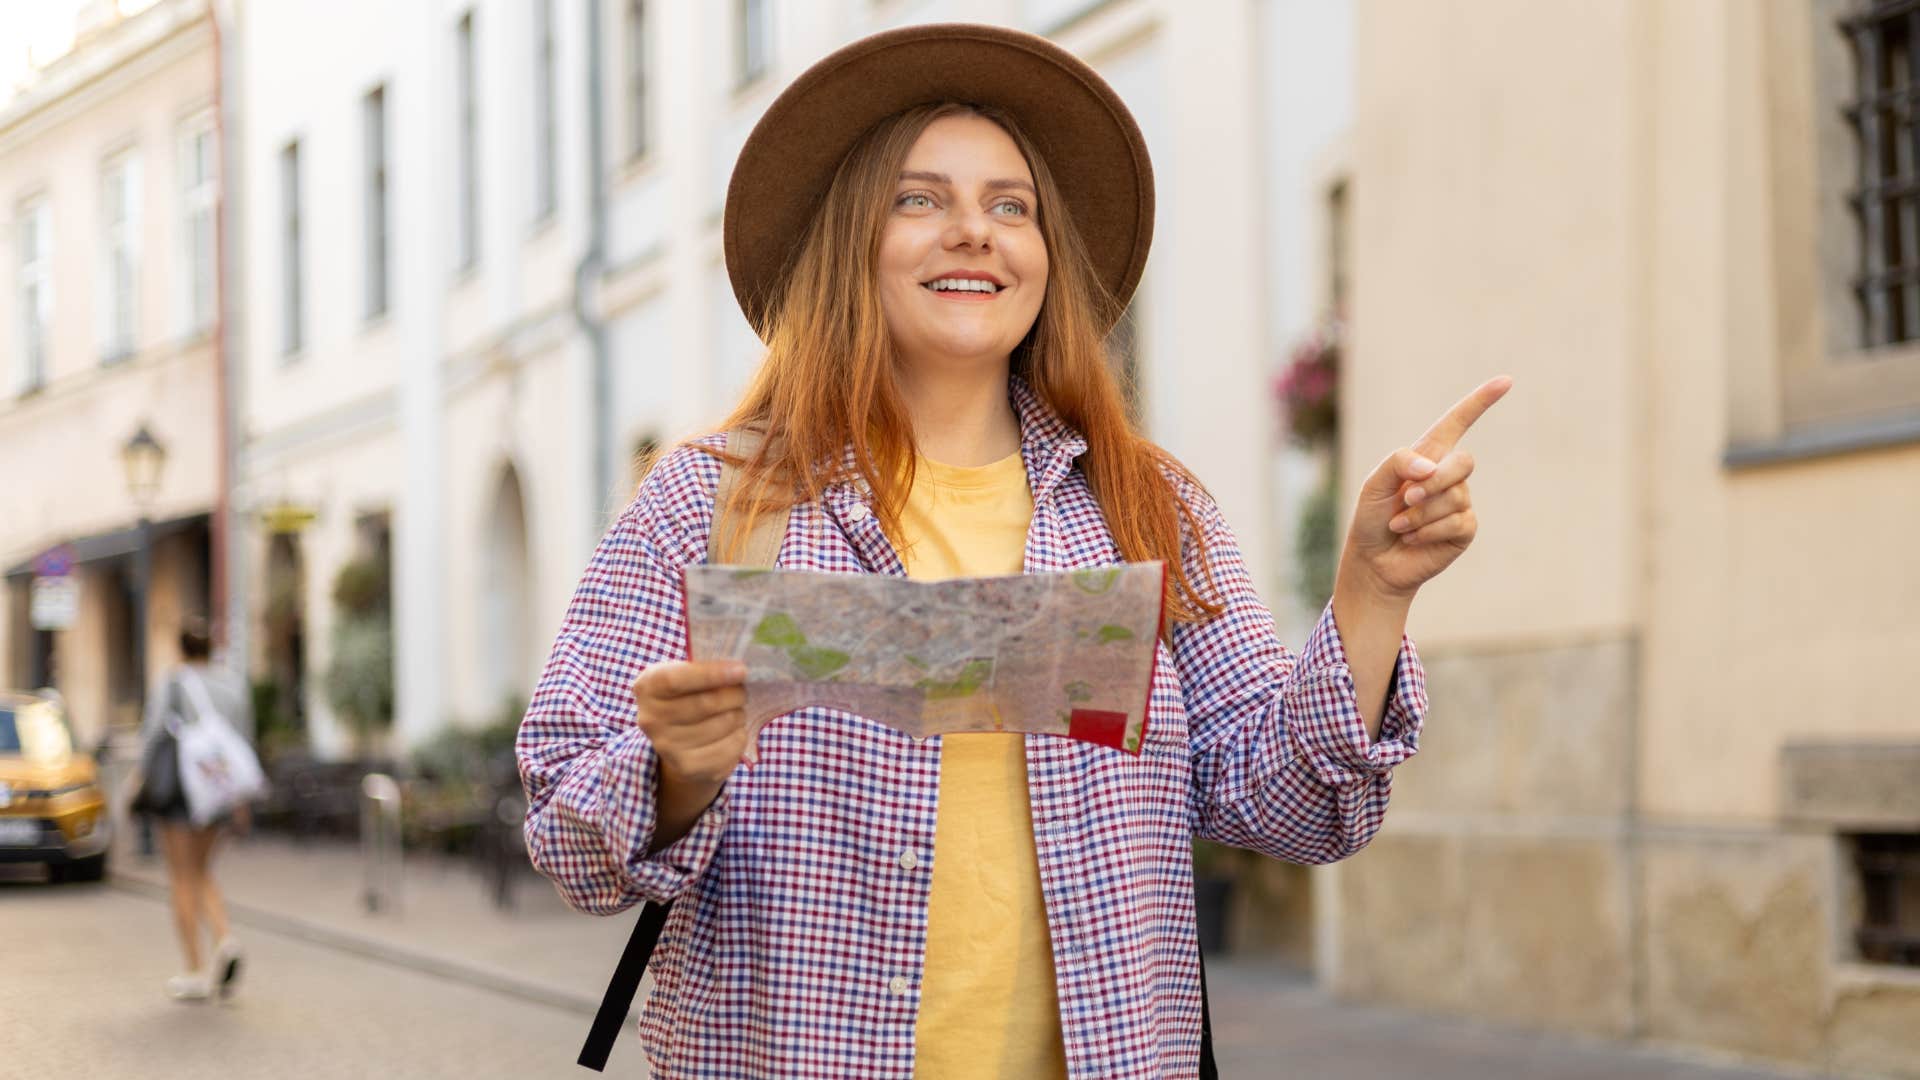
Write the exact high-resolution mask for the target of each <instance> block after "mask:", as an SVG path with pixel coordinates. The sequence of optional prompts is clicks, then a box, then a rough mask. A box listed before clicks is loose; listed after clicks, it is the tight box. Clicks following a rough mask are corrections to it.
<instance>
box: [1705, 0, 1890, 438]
mask: <svg viewBox="0 0 1920 1080" xmlns="http://www.w3.org/2000/svg"><path fill="white" fill-rule="evenodd" d="M1864 2H1865V0H1806V2H1804V3H1797V4H1756V5H1752V6H1751V7H1750V8H1749V7H1740V8H1736V9H1735V11H1734V12H1733V17H1734V19H1735V20H1736V21H1735V23H1734V24H1733V27H1732V28H1733V29H1734V30H1745V29H1746V28H1747V27H1751V33H1734V34H1733V35H1732V40H1734V41H1746V42H1751V46H1750V47H1748V48H1746V49H1740V50H1736V51H1735V52H1734V53H1732V54H1731V55H1730V62H1731V63H1733V64H1734V65H1735V68H1734V69H1733V70H1731V71H1730V73H1729V74H1730V77H1731V78H1732V79H1733V80H1734V81H1735V83H1736V84H1737V85H1745V86H1750V87H1752V88H1753V93H1752V94H1751V95H1749V96H1746V97H1744V98H1743V97H1741V96H1739V95H1734V96H1732V97H1730V98H1729V103H1730V106H1729V107H1730V113H1729V125H1728V131H1729V133H1730V134H1729V152H1730V157H1729V159H1728V162H1727V167H1728V168H1729V169H1731V170H1733V175H1742V174H1744V171H1746V170H1751V171H1752V172H1754V173H1764V175H1765V176H1766V178H1767V180H1768V183H1767V184H1765V185H1763V186H1761V187H1760V188H1758V189H1754V190H1756V191H1758V192H1759V195H1758V197H1757V199H1756V198H1755V196H1754V195H1752V194H1747V195H1745V196H1743V200H1742V201H1741V202H1739V203H1736V204H1734V206H1735V210H1736V215H1737V212H1738V211H1741V210H1744V209H1746V208H1749V207H1750V208H1751V209H1752V210H1753V211H1754V212H1755V213H1756V214H1757V216H1756V217H1752V218H1745V219H1740V218H1738V217H1737V216H1736V217H1730V218H1729V227H1730V228H1739V227H1742V226H1741V224H1740V221H1742V220H1747V221H1752V223H1753V227H1756V228H1761V229H1766V230H1768V231H1767V233H1766V240H1765V242H1764V243H1763V245H1762V249H1761V251H1762V254H1763V258H1762V259H1761V260H1759V261H1757V262H1748V261H1746V260H1743V261H1742V262H1741V263H1740V265H1739V266H1738V267H1736V268H1735V269H1736V273H1735V276H1734V277H1733V278H1732V279H1730V284H1731V285H1732V287H1733V289H1734V292H1733V295H1732V296H1731V297H1730V303H1732V304H1733V305H1734V310H1739V311H1751V312H1753V313H1755V314H1753V315H1751V316H1746V317H1742V318H1740V319H1737V320H1733V321H1732V322H1730V323H1729V330H1730V333H1731V334H1732V337H1731V339H1730V348H1731V350H1732V351H1731V354H1730V361H1731V363H1730V366H1729V372H1728V376H1727V378H1728V383H1727V408H1728V417H1727V442H1726V444H1725V450H1724V452H1723V455H1722V464H1723V465H1724V466H1725V467H1727V468H1730V469H1742V468H1749V467H1755V466H1765V465H1771V464H1775V463H1780V462H1788V461H1796V460H1802V459H1806V458H1810V457H1820V456H1826V455H1831V454H1838V453H1847V452H1852V451H1856V450H1864V449H1872V448H1876V447H1883V446H1890V445H1898V444H1903V443H1908V442H1913V441H1920V341H1912V342H1906V343H1902V344H1894V345H1881V346H1874V347H1864V346H1863V345H1862V344H1861V338H1862V335H1861V334H1860V333H1858V332H1857V326H1858V322H1857V320H1858V317H1859V315H1858V313H1859V305H1858V303H1857V302H1856V301H1855V299H1854V298H1853V297H1852V295H1851V288H1852V284H1853V279H1854V277H1855V275H1856V274H1857V273H1858V272H1859V269H1860V267H1861V266H1862V265H1863V252H1862V250H1861V242H1862V241H1861V236H1860V224H1859V222H1858V221H1857V220H1856V219H1855V218H1854V216H1853V211H1852V209H1851V207H1850V205H1849V203H1848V192H1849V191H1850V190H1851V189H1853V188H1854V187H1856V186H1857V185H1858V184H1859V181H1860V173H1859V164H1860V162H1859V154H1860V150H1859V145H1858V143H1857V142H1856V141H1855V136H1854V134H1853V133H1852V131H1851V129H1850V128H1849V126H1848V121H1847V118H1846V116H1845V115H1844V113H1843V108H1844V106H1845V104H1846V103H1847V102H1849V101H1851V100H1853V98H1854V96H1855V95H1856V94H1857V92H1858V73H1857V71H1856V69H1855V66H1854V62H1853V56H1852V51H1851V47H1850V46H1849V44H1848V41H1847V38H1846V37H1845V36H1844V35H1843V33H1842V31H1841V28H1840V24H1841V20H1843V19H1845V18H1848V17H1851V16H1852V15H1854V14H1856V13H1858V12H1859V11H1861V10H1864V7H1863V3H1864ZM1747 20H1751V22H1748V21H1747ZM1743 22H1744V23H1745V26H1744V27H1743V26H1742V25H1741V23H1743ZM1740 65H1745V67H1744V69H1742V68H1741V67H1740Z"/></svg>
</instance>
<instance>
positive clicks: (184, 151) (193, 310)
mask: <svg viewBox="0 0 1920 1080" xmlns="http://www.w3.org/2000/svg"><path fill="white" fill-rule="evenodd" d="M219 174H220V163H219V152H218V143H217V141H216V140H215V138H214V128H213V116H212V114H211V113H202V114H200V115H199V116H196V117H194V118H193V119H191V120H189V121H187V123H186V125H185V127H184V128H183V129H182V131H181V134H180V215H181V222H180V236H181V273H180V282H181V302H180V314H181V325H182V329H183V331H184V336H187V337H198V336H200V335H202V334H205V333H206V332H207V331H208V330H210V329H212V327H213V314H214V310H213V309H214V303H215V300H216V297H215V291H216V290H217V289H218V287H219V250H218V245H219V242H220V234H219V226H218V222H217V220H216V218H215V215H216V214H217V213H218V212H219Z"/></svg>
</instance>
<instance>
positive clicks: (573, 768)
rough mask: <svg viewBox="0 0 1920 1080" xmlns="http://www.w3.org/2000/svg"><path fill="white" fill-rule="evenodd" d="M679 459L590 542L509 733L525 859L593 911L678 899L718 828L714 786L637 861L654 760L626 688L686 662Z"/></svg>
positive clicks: (683, 478)
mask: <svg viewBox="0 0 1920 1080" xmlns="http://www.w3.org/2000/svg"><path fill="white" fill-rule="evenodd" d="M688 453H690V451H686V450H682V451H678V452H676V454H675V455H673V456H672V457H670V458H669V459H668V460H667V461H663V462H662V463H661V465H660V467H658V468H656V469H655V470H654V471H653V474H652V475H651V476H650V477H649V478H648V480H647V483H646V484H644V485H642V487H641V490H640V493H639V494H638V496H636V498H635V499H634V501H633V503H632V504H631V505H630V506H629V507H628V508H627V510H626V511H625V513H623V514H622V515H621V517H620V519H619V521H617V522H615V523H614V525H613V527H612V529H610V530H609V531H608V532H607V534H606V536H605V537H603V538H602V539H601V541H600V544H599V547H598V548H597V549H596V550H595V551H594V554H593V560H592V562H591V563H590V564H589V565H588V567H587V570H586V573H585V574H584V575H583V576H582V577H581V579H580V583H579V586H578V587H577V588H576V590H575V591H574V595H573V601H572V603H571V604H570V605H569V606H568V608H567V614H566V618H565V620H564V622H563V623H562V625H561V628H560V633H559V636H558V638H557V639H556V640H555V642H554V645H553V652H552V654H551V655H550V656H549V657H548V660H547V665H546V668H545V670H544V672H543V673H542V674H541V677H540V681H539V683H538V684H537V685H536V686H535V688H534V692H533V698H532V701H531V703H530V704H529V705H528V707H527V713H526V716H525V718H524V719H523V720H522V721H521V724H520V734H519V740H518V745H517V752H518V755H519V760H520V775H521V781H522V783H523V784H524V785H525V787H526V790H527V803H528V807H527V821H526V837H527V852H528V855H529V856H530V857H531V859H532V861H533V864H534V866H535V867H537V868H538V869H539V870H540V872H541V873H543V874H545V875H547V876H548V877H549V878H551V879H553V882H554V884H555V885H557V886H558V887H559V889H560V892H561V894H562V895H563V896H565V897H566V899H567V902H568V903H570V904H572V905H573V906H574V907H575V908H577V909H579V910H581V911H586V912H591V913H594V914H611V913H613V912H616V911H620V910H623V909H625V908H628V907H631V906H632V905H634V904H635V903H638V902H640V901H641V900H653V901H668V900H672V899H674V898H675V897H677V896H678V895H679V894H680V893H682V892H684V891H685V890H686V889H687V888H688V887H689V886H690V885H691V884H692V883H693V882H694V881H695V880H696V879H697V878H699V876H700V875H701V874H702V873H703V872H705V870H706V868H707V866H708V865H709V864H710V863H711V862H712V860H713V857H714V853H715V852H716V851H717V850H718V848H719V844H720V834H721V832H722V830H723V829H724V827H725V823H726V816H727V802H728V788H726V787H723V788H722V789H721V792H720V795H719V797H718V798H717V799H716V800H715V801H714V803H713V805H712V806H711V807H709V808H708V809H707V811H706V813H705V814H703V815H702V816H701V817H700V819H699V820H698V821H697V822H696V823H695V824H694V827H693V829H692V830H691V831H689V832H688V833H687V835H685V836H683V837H681V838H680V839H679V840H677V841H675V842H674V843H672V844H670V845H668V846H667V847H665V848H663V849H661V850H660V851H658V852H654V853H653V854H651V855H649V854H648V851H647V849H648V847H649V846H650V845H651V844H652V842H653V831H654V812H655V793H656V791H657V784H658V777H659V759H658V757H657V756H656V755H655V754H654V751H653V746H652V744H651V743H649V742H648V741H647V737H646V735H645V734H644V733H643V732H641V730H640V729H639V727H638V726H636V724H635V723H634V719H633V680H634V679H635V678H636V677H637V676H638V675H639V674H640V672H641V671H642V670H644V669H645V668H646V667H647V665H649V664H654V663H659V662H661V661H665V660H683V659H685V658H686V614H685V609H684V603H685V601H684V599H683V596H682V593H681V589H680V571H681V568H682V567H684V566H686V565H687V564H688V563H691V562H697V561H700V560H701V558H702V557H703V554H702V552H703V549H702V546H701V543H700V542H699V541H697V540H696V538H695V537H693V536H692V535H691V534H690V533H689V531H688V529H687V527H686V526H685V525H684V524H682V515H684V514H685V513H686V512H687V509H688V507H689V505H690V504H691V503H692V502H694V501H696V500H697V499H698V498H699V497H700V496H699V495H698V494H696V491H695V488H696V485H694V484H693V482H692V481H693V478H694V475H695V473H696V470H695V469H694V468H693V467H692V466H690V465H689V464H688V462H687V461H686V460H685V457H684V455H686V454H688ZM676 459H678V460H676ZM704 497H705V498H706V500H707V501H708V502H709V503H710V502H711V495H710V494H707V495H705V496H704Z"/></svg>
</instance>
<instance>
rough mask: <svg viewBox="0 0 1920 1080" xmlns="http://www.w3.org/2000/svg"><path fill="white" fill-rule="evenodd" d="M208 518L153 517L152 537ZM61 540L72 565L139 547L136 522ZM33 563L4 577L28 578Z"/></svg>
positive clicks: (186, 528) (113, 556) (200, 523)
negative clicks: (158, 519) (154, 519)
mask: <svg viewBox="0 0 1920 1080" xmlns="http://www.w3.org/2000/svg"><path fill="white" fill-rule="evenodd" d="M212 520H213V515H212V514H209V513H204V512H203V513H198V514H188V515H186V516H185V517H177V518H168V519H166V520H164V521H156V522H154V523H153V525H152V528H153V539H154V541H155V542H156V543H158V542H159V541H160V540H162V539H163V538H165V537H169V536H173V535H175V534H177V533H183V532H188V531H190V530H192V529H193V528H194V527H196V526H199V527H202V528H204V527H206V526H207V525H208V524H209V523H210V522H211V521H212ZM65 544H66V546H67V547H68V548H69V549H70V550H71V551H72V552H73V562H74V565H76V566H78V565H81V564H83V563H92V562H103V561H105V560H108V559H123V558H126V557H128V556H130V555H133V554H135V553H137V552H138V551H139V550H140V526H138V525H132V526H129V527H127V528H124V529H117V530H115V531H113V532H107V533H95V534H94V535H92V536H83V537H81V538H79V539H77V540H68V541H65ZM59 546H60V545H59V544H57V543H56V544H49V545H47V547H48V548H54V547H59ZM38 557H39V556H38V553H35V556H34V558H38ZM33 563H34V559H33V558H30V559H27V560H26V561H25V562H22V563H20V564H19V565H17V566H12V567H8V569H7V580H9V581H12V580H15V579H24V578H31V577H32V576H33Z"/></svg>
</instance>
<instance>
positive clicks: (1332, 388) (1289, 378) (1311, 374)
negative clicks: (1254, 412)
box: [1273, 323, 1340, 446]
mask: <svg viewBox="0 0 1920 1080" xmlns="http://www.w3.org/2000/svg"><path fill="white" fill-rule="evenodd" d="M1339 331H1340V327H1339V324H1338V323H1330V324H1328V325H1327V326H1326V327H1325V328H1323V329H1321V330H1319V331H1316V332H1315V333H1314V334H1313V335H1312V336H1310V337H1309V338H1307V339H1306V340H1305V341H1303V342H1301V343H1300V344H1299V345H1297V346H1295V347H1294V350H1293V355H1292V357H1290V358H1289V359H1288V361H1287V364H1286V366H1285V367H1283V368H1281V369H1280V373H1279V374H1278V375H1276V376H1275V377H1274V380H1273V397H1274V403H1275V405H1276V406H1277V407H1278V408H1279V410H1280V420H1281V425H1282V426H1283V427H1284V428H1285V429H1286V430H1287V432H1288V433H1289V434H1291V435H1292V436H1293V438H1294V440H1295V441H1296V442H1300V443H1304V444H1306V445H1309V446H1312V445H1315V444H1317V443H1321V442H1326V441H1330V440H1332V439H1333V437H1334V435H1335V434H1336V433H1337V432H1338V431H1339V428H1340V333H1339Z"/></svg>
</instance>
